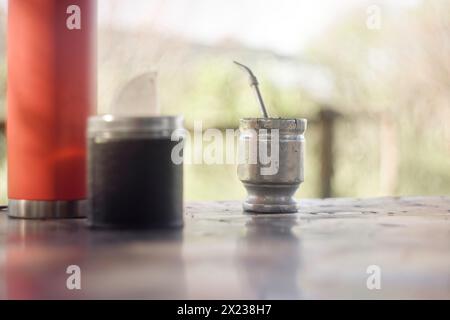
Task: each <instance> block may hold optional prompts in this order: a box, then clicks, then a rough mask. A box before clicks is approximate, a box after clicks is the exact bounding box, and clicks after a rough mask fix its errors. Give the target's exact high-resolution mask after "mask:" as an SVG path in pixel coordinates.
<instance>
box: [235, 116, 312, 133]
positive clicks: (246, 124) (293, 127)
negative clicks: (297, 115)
mask: <svg viewBox="0 0 450 320" xmlns="http://www.w3.org/2000/svg"><path fill="white" fill-rule="evenodd" d="M307 125H308V121H307V120H306V119H281V118H278V119H276V118H273V119H271V118H269V119H264V118H252V119H242V120H241V130H247V129H253V130H264V129H265V130H277V129H278V130H281V131H295V132H299V133H304V132H305V131H306V128H307Z"/></svg>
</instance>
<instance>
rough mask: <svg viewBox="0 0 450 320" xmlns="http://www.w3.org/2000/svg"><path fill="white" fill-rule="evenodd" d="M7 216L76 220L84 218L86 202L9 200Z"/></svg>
mask: <svg viewBox="0 0 450 320" xmlns="http://www.w3.org/2000/svg"><path fill="white" fill-rule="evenodd" d="M8 215H9V216H10V217H11V218H16V219H36V220H37V219H41V220H42V219H78V218H84V217H85V216H86V201H30V200H9V210H8Z"/></svg>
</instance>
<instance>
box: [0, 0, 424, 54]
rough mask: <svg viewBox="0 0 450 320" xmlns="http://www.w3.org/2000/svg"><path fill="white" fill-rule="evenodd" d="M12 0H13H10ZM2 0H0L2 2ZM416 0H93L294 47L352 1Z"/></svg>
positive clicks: (140, 15) (110, 12) (387, 0)
mask: <svg viewBox="0 0 450 320" xmlns="http://www.w3.org/2000/svg"><path fill="white" fill-rule="evenodd" d="M13 1H14V0H13ZM16 1H17V0H16ZM6 2H7V0H0V5H3V6H5V4H6ZM418 2H419V0H374V1H368V0H98V3H99V21H100V23H101V24H113V25H116V26H119V27H125V28H142V27H145V26H149V25H151V26H153V27H154V28H156V29H158V30H161V31H163V32H170V33H175V34H181V35H183V36H185V37H187V38H189V39H192V40H195V41H199V42H204V43H214V42H217V41H220V40H221V39H224V38H234V39H237V40H240V41H241V42H243V43H245V44H247V45H248V46H253V47H259V48H268V49H271V50H274V51H277V52H279V53H285V54H289V53H295V52H297V51H298V50H299V49H301V48H302V46H303V45H304V44H305V43H307V41H308V40H310V39H311V38H312V37H314V36H315V35H317V34H319V33H320V32H321V31H322V30H323V29H324V28H326V27H327V26H328V25H329V24H330V23H331V22H332V21H333V20H334V19H335V18H336V17H337V16H338V15H340V14H342V13H345V12H346V11H347V10H349V9H351V8H352V7H354V6H359V7H361V8H362V10H361V14H362V15H366V12H365V10H364V8H365V7H366V6H367V7H368V6H369V5H371V4H381V7H382V8H384V7H385V8H388V7H389V9H391V8H398V7H403V6H413V5H415V4H417V3H418Z"/></svg>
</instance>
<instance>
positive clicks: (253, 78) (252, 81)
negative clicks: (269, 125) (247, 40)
mask: <svg viewBox="0 0 450 320" xmlns="http://www.w3.org/2000/svg"><path fill="white" fill-rule="evenodd" d="M234 63H235V64H236V65H238V66H239V67H241V68H242V69H244V70H245V71H247V73H248V74H249V75H250V85H251V86H252V87H253V88H255V91H256V96H257V97H258V101H259V105H260V107H261V111H262V114H263V117H264V118H265V119H269V114H268V113H267V109H266V105H265V103H264V99H263V97H262V95H261V91H260V90H259V81H258V78H256V76H255V74H254V73H253V71H252V70H251V69H250V68H249V67H247V66H245V65H243V64H242V63H239V62H237V61H234Z"/></svg>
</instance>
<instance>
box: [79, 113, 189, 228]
mask: <svg viewBox="0 0 450 320" xmlns="http://www.w3.org/2000/svg"><path fill="white" fill-rule="evenodd" d="M182 130H183V121H182V118H179V117H155V118H125V117H113V116H102V117H93V118H91V119H90V120H89V132H88V139H89V152H88V158H89V160H88V173H89V177H88V181H89V188H88V191H89V199H88V216H89V222H90V225H91V226H92V227H94V228H112V229H160V228H180V227H182V226H183V164H182V163H180V162H179V161H175V162H174V161H173V159H172V153H173V150H174V147H176V146H177V145H179V144H180V143H182V142H183V134H182V132H183V131H182ZM174 132H175V134H174ZM172 137H175V138H176V139H172ZM172 140H175V141H172ZM174 154H176V153H174ZM175 160H176V159H175ZM178 160H179V159H178Z"/></svg>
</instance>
